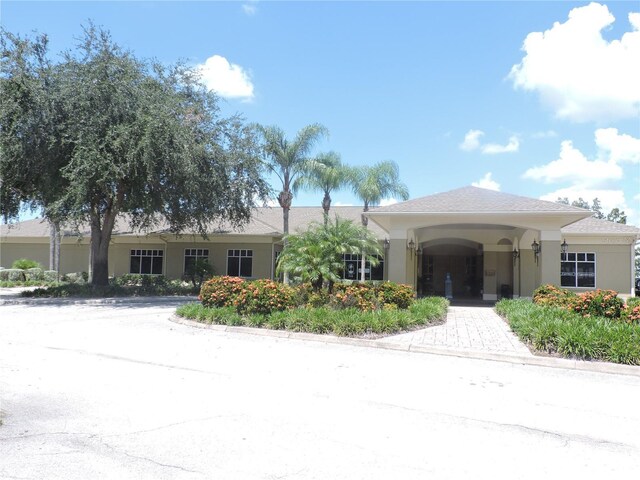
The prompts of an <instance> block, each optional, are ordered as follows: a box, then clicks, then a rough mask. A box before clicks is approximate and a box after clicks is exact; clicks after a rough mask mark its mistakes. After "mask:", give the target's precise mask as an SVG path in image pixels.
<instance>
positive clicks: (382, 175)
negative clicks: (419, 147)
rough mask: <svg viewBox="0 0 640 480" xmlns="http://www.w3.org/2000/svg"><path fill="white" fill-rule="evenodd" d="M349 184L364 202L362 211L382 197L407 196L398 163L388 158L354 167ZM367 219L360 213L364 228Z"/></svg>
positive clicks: (363, 262) (365, 210) (407, 192)
mask: <svg viewBox="0 0 640 480" xmlns="http://www.w3.org/2000/svg"><path fill="white" fill-rule="evenodd" d="M351 186H352V187H353V193H354V194H355V195H356V197H358V198H359V199H360V200H361V201H362V203H363V204H364V209H363V212H368V211H369V207H374V206H376V205H378V204H380V202H381V201H382V199H383V198H389V197H392V198H400V199H402V200H407V199H408V198H409V189H408V188H407V186H406V185H405V184H404V183H402V182H401V181H400V172H399V169H398V165H397V164H396V163H395V162H392V161H390V160H388V161H384V162H378V163H376V164H375V165H364V166H362V167H355V168H353V169H352V173H351ZM368 223H369V219H368V218H367V217H366V216H365V215H364V213H363V215H362V225H363V226H364V227H365V228H366V226H367V225H368ZM361 265H362V266H361V276H360V279H361V280H362V281H363V282H364V278H365V272H364V266H365V259H364V255H363V256H362V264H361Z"/></svg>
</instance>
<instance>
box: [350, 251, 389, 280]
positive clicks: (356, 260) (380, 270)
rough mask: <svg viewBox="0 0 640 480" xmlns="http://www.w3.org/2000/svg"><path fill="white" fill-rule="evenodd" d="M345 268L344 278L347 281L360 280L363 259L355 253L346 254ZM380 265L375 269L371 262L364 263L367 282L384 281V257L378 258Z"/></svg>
mask: <svg viewBox="0 0 640 480" xmlns="http://www.w3.org/2000/svg"><path fill="white" fill-rule="evenodd" d="M342 260H343V262H344V268H343V271H342V278H343V279H346V280H359V279H360V276H361V273H360V272H361V271H362V257H361V256H360V255H358V254H355V253H345V254H344V255H342ZM378 260H379V262H380V263H378V264H377V265H376V266H375V267H372V266H371V263H370V262H369V261H365V262H364V278H365V280H382V279H383V278H384V277H383V275H384V257H381V256H378Z"/></svg>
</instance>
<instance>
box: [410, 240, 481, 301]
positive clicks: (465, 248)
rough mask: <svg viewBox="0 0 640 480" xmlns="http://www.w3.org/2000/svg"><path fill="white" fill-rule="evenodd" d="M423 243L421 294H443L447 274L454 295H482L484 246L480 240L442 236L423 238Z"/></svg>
mask: <svg viewBox="0 0 640 480" xmlns="http://www.w3.org/2000/svg"><path fill="white" fill-rule="evenodd" d="M421 246H422V262H421V263H422V264H421V268H420V272H419V275H418V294H419V295H440V296H444V295H445V281H446V278H447V274H448V275H449V277H450V278H451V285H452V291H453V296H454V297H455V298H461V299H462V298H464V299H481V298H482V293H483V292H482V288H483V248H482V244H481V243H477V242H474V241H471V240H467V239H463V238H439V239H437V240H430V241H427V242H424V243H423V244H422V245H421Z"/></svg>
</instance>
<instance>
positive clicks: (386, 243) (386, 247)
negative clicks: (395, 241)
mask: <svg viewBox="0 0 640 480" xmlns="http://www.w3.org/2000/svg"><path fill="white" fill-rule="evenodd" d="M382 245H383V246H384V249H385V250H389V247H390V246H391V240H389V239H388V238H385V239H384V242H383V244H382Z"/></svg>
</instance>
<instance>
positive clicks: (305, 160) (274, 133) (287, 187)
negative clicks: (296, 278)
mask: <svg viewBox="0 0 640 480" xmlns="http://www.w3.org/2000/svg"><path fill="white" fill-rule="evenodd" d="M256 128H257V130H258V132H259V133H260V134H261V135H262V139H263V140H264V145H263V148H264V154H265V157H266V159H265V160H266V165H267V167H268V168H269V169H270V170H271V171H272V172H273V173H274V174H275V175H276V176H277V177H278V179H279V180H280V181H281V182H282V190H281V191H280V193H279V194H278V204H279V205H280V206H281V207H282V222H283V232H284V235H285V240H284V242H285V246H286V236H287V235H288V234H289V210H290V209H291V202H292V201H293V192H292V187H293V183H294V182H295V181H296V179H297V177H299V176H300V175H303V174H304V173H305V172H306V171H307V170H308V169H309V166H310V164H311V163H312V161H311V160H310V158H309V153H310V152H311V149H312V148H313V146H314V145H315V144H316V143H317V142H318V141H319V140H320V139H321V138H322V137H324V136H326V135H328V133H329V132H328V130H327V129H326V127H324V126H322V125H320V124H318V123H314V124H312V125H307V126H306V127H304V128H302V130H300V131H299V132H298V134H297V135H296V138H295V139H294V140H293V141H292V142H290V141H288V140H287V139H286V136H285V133H284V131H283V130H282V129H281V128H280V127H277V126H275V125H271V126H263V125H256ZM284 282H285V283H288V282H289V277H288V275H287V273H286V272H285V275H284Z"/></svg>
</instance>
